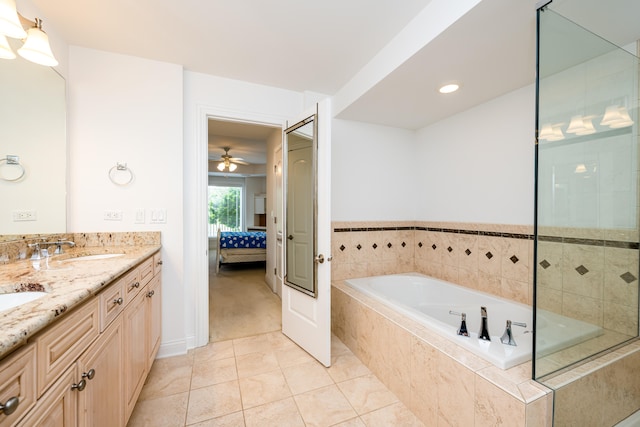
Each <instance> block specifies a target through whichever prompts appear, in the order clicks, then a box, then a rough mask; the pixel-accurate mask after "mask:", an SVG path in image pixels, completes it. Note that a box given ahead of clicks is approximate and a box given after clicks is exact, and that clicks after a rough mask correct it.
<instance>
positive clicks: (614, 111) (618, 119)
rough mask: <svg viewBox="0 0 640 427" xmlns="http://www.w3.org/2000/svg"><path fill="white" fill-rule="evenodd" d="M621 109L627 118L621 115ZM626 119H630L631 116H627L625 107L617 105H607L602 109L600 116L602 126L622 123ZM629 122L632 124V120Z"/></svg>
mask: <svg viewBox="0 0 640 427" xmlns="http://www.w3.org/2000/svg"><path fill="white" fill-rule="evenodd" d="M622 111H624V112H625V114H626V116H627V119H625V118H624V117H623V115H622ZM627 121H631V117H629V113H627V109H626V108H624V107H618V106H617V105H609V106H608V107H607V109H606V110H605V111H604V117H603V118H602V121H601V122H600V124H601V125H602V126H610V127H613V126H614V125H616V124H619V123H624V122H627ZM631 124H633V122H631ZM626 126H629V125H626ZM622 127H624V126H622Z"/></svg>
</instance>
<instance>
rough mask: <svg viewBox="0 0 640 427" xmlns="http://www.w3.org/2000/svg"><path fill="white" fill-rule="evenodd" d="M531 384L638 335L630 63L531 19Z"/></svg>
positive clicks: (600, 44)
mask: <svg viewBox="0 0 640 427" xmlns="http://www.w3.org/2000/svg"><path fill="white" fill-rule="evenodd" d="M538 14H539V15H538V16H539V43H538V111H537V127H538V144H537V159H536V160H537V170H536V173H537V179H536V272H535V274H536V291H535V294H536V295H535V307H534V308H535V313H536V314H535V316H536V317H535V319H536V334H535V355H534V377H535V378H536V379H540V378H541V377H544V376H545V375H548V374H551V373H553V372H556V371H559V370H562V369H563V368H565V367H567V366H569V365H571V364H574V363H576V362H579V361H581V360H584V359H587V358H589V357H590V356H593V355H595V354H597V353H600V352H602V351H604V350H607V349H609V348H611V347H614V346H616V345H618V344H620V343H623V342H625V341H628V340H630V339H632V338H634V337H636V336H638V277H639V276H640V274H639V272H638V268H639V267H638V241H639V239H638V133H637V129H638V58H637V57H636V56H635V55H632V54H631V53H629V52H628V51H626V50H624V49H621V48H619V47H616V46H614V45H613V44H611V43H609V42H608V41H606V40H604V39H602V38H600V37H598V36H597V35H595V34H593V33H591V32H589V31H587V30H586V29H584V28H582V27H580V26H578V25H576V24H575V23H573V22H571V21H569V20H567V19H566V18H564V17H562V16H561V15H559V14H557V13H555V12H554V11H553V10H550V9H544V10H541V11H539V12H538Z"/></svg>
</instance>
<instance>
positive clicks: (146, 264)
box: [138, 257, 153, 287]
mask: <svg viewBox="0 0 640 427" xmlns="http://www.w3.org/2000/svg"><path fill="white" fill-rule="evenodd" d="M138 269H139V270H140V287H143V286H146V285H147V283H149V282H150V281H151V278H152V277H153V257H149V258H147V259H146V260H145V261H143V262H142V264H140V265H139V266H138Z"/></svg>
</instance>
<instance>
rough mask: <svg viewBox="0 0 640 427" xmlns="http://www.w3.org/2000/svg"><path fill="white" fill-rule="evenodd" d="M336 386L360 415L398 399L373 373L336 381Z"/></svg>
mask: <svg viewBox="0 0 640 427" xmlns="http://www.w3.org/2000/svg"><path fill="white" fill-rule="evenodd" d="M338 387H339V388H340V391H342V393H343V394H344V395H345V397H346V398H347V400H349V403H351V406H353V408H354V409H355V410H356V412H357V413H358V414H360V415H362V414H366V413H367V412H371V411H375V410H377V409H380V408H383V407H385V406H388V405H390V404H392V403H396V402H397V401H398V398H397V397H396V396H395V395H394V394H393V393H391V392H390V391H389V390H388V389H387V388H386V387H385V385H384V384H382V383H381V382H380V380H379V379H378V378H376V376H375V375H373V374H371V375H367V376H364V377H358V378H354V379H351V380H347V381H344V382H341V383H338ZM365 422H366V421H365Z"/></svg>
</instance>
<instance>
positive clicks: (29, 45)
mask: <svg viewBox="0 0 640 427" xmlns="http://www.w3.org/2000/svg"><path fill="white" fill-rule="evenodd" d="M18 55H20V56H22V57H23V58H24V59H26V60H28V61H31V62H35V63H36V64H40V65H48V66H50V67H55V66H56V65H58V61H57V60H56V58H55V57H54V56H53V52H51V46H49V37H47V35H46V34H45V32H44V31H42V30H41V29H39V28H37V27H33V28H29V30H28V31H27V40H25V42H24V45H22V47H21V48H20V49H18Z"/></svg>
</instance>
